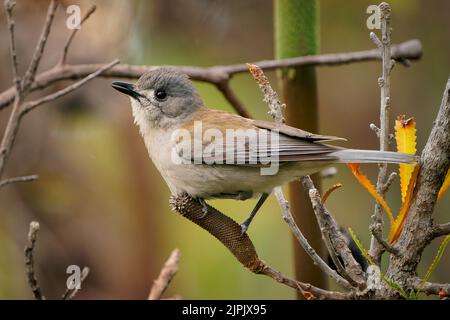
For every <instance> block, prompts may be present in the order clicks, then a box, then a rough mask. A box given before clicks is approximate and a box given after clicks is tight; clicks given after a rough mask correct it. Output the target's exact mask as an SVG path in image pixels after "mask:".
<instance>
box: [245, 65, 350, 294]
mask: <svg viewBox="0 0 450 320" xmlns="http://www.w3.org/2000/svg"><path fill="white" fill-rule="evenodd" d="M247 65H248V69H249V71H250V73H251V74H252V76H253V78H254V79H255V81H256V82H257V83H258V86H259V88H260V89H261V91H262V93H263V95H264V101H265V102H266V103H267V105H268V107H269V114H270V115H271V116H272V118H273V119H274V121H275V122H276V123H277V124H283V123H284V117H283V109H284V108H285V105H284V104H282V103H281V102H280V99H279V98H278V94H277V93H276V92H275V91H274V90H273V89H272V86H271V85H270V82H269V80H268V79H267V77H266V75H265V74H264V72H263V71H262V69H261V68H260V67H259V66H257V65H254V64H247ZM274 194H275V197H276V198H277V200H278V203H279V205H280V208H281V213H282V215H283V219H284V221H285V222H286V223H287V224H288V225H289V227H290V228H291V231H292V233H293V234H294V235H295V237H296V239H297V241H298V242H299V243H300V245H301V246H302V248H303V249H304V250H305V252H306V253H307V254H308V255H309V256H310V257H311V259H312V260H313V262H314V264H315V265H317V266H318V267H319V268H320V269H321V270H322V271H323V272H324V273H325V274H326V275H328V276H329V277H330V278H332V279H334V280H335V281H336V282H337V283H339V284H340V285H342V286H344V287H346V288H348V289H351V288H352V286H351V285H350V283H349V282H348V281H347V280H346V279H344V278H343V277H342V276H340V275H339V274H338V273H337V272H336V271H335V270H333V269H331V268H330V267H329V266H328V264H326V262H325V261H323V259H322V258H321V257H320V256H319V255H318V254H317V253H316V251H315V250H314V249H313V248H312V247H311V245H310V244H309V243H308V240H307V239H306V238H305V236H304V235H303V233H302V232H301V231H300V229H299V227H298V226H297V224H296V223H295V221H294V217H293V216H292V214H291V210H290V209H289V204H288V202H287V201H286V199H285V197H284V195H283V190H282V189H281V187H276V188H275V189H274Z"/></svg>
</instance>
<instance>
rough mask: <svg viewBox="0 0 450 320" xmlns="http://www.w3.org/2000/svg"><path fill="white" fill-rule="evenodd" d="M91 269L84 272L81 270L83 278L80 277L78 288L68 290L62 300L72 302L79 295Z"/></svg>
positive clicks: (85, 269) (84, 269) (85, 268)
mask: <svg viewBox="0 0 450 320" xmlns="http://www.w3.org/2000/svg"><path fill="white" fill-rule="evenodd" d="M89 271H90V270H89V268H88V267H84V268H83V270H81V277H80V283H79V285H78V286H75V288H74V289H69V288H67V289H66V291H65V292H64V294H63V295H62V297H61V300H72V299H73V298H75V296H76V295H77V293H78V292H79V291H80V290H81V285H82V284H83V282H84V280H86V278H87V276H88V275H89Z"/></svg>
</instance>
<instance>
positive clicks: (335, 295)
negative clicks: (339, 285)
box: [260, 264, 356, 300]
mask: <svg viewBox="0 0 450 320" xmlns="http://www.w3.org/2000/svg"><path fill="white" fill-rule="evenodd" d="M260 273H261V274H264V275H266V276H269V277H271V278H272V279H274V280H275V281H277V282H279V283H282V284H284V285H287V286H289V287H291V288H294V289H296V290H299V291H300V292H301V293H302V294H303V295H304V296H305V297H307V298H308V299H311V298H312V299H321V300H323V299H327V300H348V299H354V298H355V297H356V293H355V292H354V291H350V292H346V293H343V292H337V291H329V290H324V289H321V288H318V287H316V286H313V285H311V284H309V283H304V282H300V281H297V280H293V279H291V278H288V277H286V276H284V275H283V274H282V273H280V272H278V271H276V270H275V269H273V268H272V267H270V266H268V265H267V264H264V267H263V268H262V270H261V271H260ZM308 294H311V295H312V296H311V297H309V295H308Z"/></svg>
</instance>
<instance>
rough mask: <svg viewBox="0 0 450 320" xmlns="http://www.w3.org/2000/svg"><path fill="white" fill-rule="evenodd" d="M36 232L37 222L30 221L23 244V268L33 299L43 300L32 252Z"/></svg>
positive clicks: (37, 229) (37, 228) (37, 230)
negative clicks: (26, 237)
mask: <svg viewBox="0 0 450 320" xmlns="http://www.w3.org/2000/svg"><path fill="white" fill-rule="evenodd" d="M38 232H39V223H38V222H36V221H32V222H31V223H30V230H29V232H28V242H27V244H26V246H25V269H26V273H27V279H28V284H29V286H30V288H31V292H32V293H33V297H34V299H36V300H45V297H44V295H43V294H42V291H41V288H40V287H39V284H38V281H37V278H36V274H35V270H34V258H33V253H34V246H35V244H36V237H37V233H38Z"/></svg>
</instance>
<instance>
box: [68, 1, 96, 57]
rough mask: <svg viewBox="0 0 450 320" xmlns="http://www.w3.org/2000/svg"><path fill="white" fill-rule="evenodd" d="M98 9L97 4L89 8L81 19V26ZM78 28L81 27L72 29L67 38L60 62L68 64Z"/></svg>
mask: <svg viewBox="0 0 450 320" xmlns="http://www.w3.org/2000/svg"><path fill="white" fill-rule="evenodd" d="M96 9H97V7H96V6H95V5H92V6H91V7H90V8H89V10H88V11H87V12H86V14H85V15H84V17H83V18H82V19H81V21H80V27H81V25H82V24H83V23H84V22H85V21H86V20H87V19H89V17H90V16H91V14H93V13H94V12H95V10H96ZM78 30H79V28H74V29H72V32H71V33H70V35H69V37H68V38H67V40H66V44H65V45H64V48H63V53H62V55H61V60H60V61H59V64H66V60H67V54H68V52H69V48H70V45H71V44H72V41H73V38H75V35H76V34H77V32H78Z"/></svg>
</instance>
